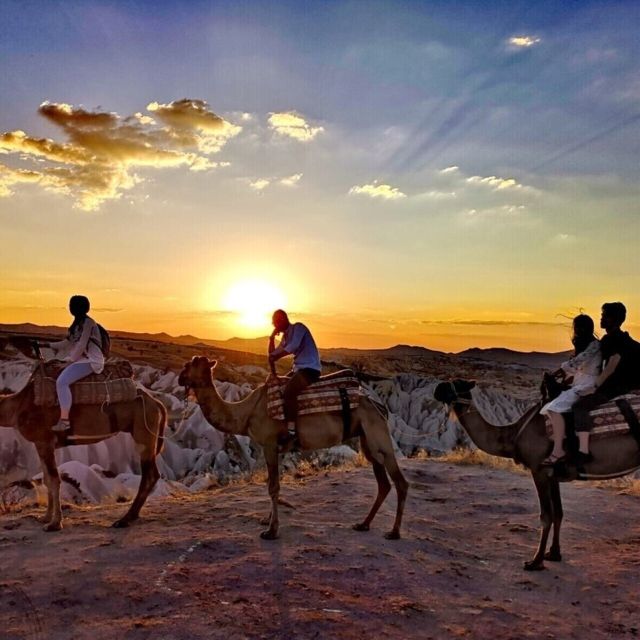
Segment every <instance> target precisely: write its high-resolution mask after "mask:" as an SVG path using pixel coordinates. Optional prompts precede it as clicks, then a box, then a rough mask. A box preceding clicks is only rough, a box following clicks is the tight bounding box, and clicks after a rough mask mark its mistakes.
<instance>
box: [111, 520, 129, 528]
mask: <svg viewBox="0 0 640 640" xmlns="http://www.w3.org/2000/svg"><path fill="white" fill-rule="evenodd" d="M129 524H130V522H129V520H127V519H125V518H120V520H116V521H115V522H114V523H113V524H112V525H111V526H112V527H113V528H114V529H126V528H127V527H128V526H129Z"/></svg>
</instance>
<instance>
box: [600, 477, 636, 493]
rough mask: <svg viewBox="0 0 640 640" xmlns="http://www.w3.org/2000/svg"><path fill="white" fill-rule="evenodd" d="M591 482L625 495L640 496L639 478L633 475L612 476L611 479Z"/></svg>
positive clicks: (601, 487)
mask: <svg viewBox="0 0 640 640" xmlns="http://www.w3.org/2000/svg"><path fill="white" fill-rule="evenodd" d="M593 484H594V485H595V486H596V487H599V488H600V489H608V490H610V491H616V492H617V493H621V494H623V495H625V496H640V478H634V477H633V476H625V477H624V478H614V479H613V480H598V481H597V482H594V483H593Z"/></svg>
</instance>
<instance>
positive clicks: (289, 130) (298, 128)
mask: <svg viewBox="0 0 640 640" xmlns="http://www.w3.org/2000/svg"><path fill="white" fill-rule="evenodd" d="M268 122H269V127H271V129H273V130H274V131H275V132H276V133H278V134H280V135H282V136H288V137H289V138H293V139H294V140H298V141H299V142H309V141H310V140H313V139H314V138H315V137H316V136H317V135H318V134H320V133H322V132H323V131H324V127H321V126H313V125H311V124H309V123H308V122H307V120H306V119H305V118H304V116H302V115H300V114H299V113H296V112H295V111H283V112H280V113H270V114H269V119H268Z"/></svg>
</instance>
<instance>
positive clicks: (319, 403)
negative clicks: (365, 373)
mask: <svg viewBox="0 0 640 640" xmlns="http://www.w3.org/2000/svg"><path fill="white" fill-rule="evenodd" d="M286 383H287V379H286V378H278V379H277V380H276V379H270V380H269V381H267V414H268V415H269V417H270V418H273V419H274V420H284V402H283V399H282V392H283V390H284V386H285V384H286ZM340 389H344V390H345V391H343V392H342V393H345V392H346V394H347V398H348V401H349V408H350V409H355V408H357V407H358V405H359V404H360V382H359V381H358V379H357V378H356V377H355V376H354V375H353V374H352V373H351V371H349V372H348V373H345V375H344V376H340V377H335V376H331V377H330V378H329V379H328V380H324V379H323V378H320V379H319V380H318V382H314V383H313V384H312V385H310V386H309V387H307V388H306V389H305V390H304V391H302V393H300V395H299V396H298V415H302V416H303V415H309V414H311V413H326V412H328V411H341V410H342V398H341V394H340Z"/></svg>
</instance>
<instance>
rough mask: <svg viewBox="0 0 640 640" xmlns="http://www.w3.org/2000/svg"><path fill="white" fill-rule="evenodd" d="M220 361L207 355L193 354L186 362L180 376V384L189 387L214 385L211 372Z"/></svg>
mask: <svg viewBox="0 0 640 640" xmlns="http://www.w3.org/2000/svg"><path fill="white" fill-rule="evenodd" d="M217 364H218V363H217V362H216V361H215V360H209V358H207V357H206V356H193V358H191V360H190V361H189V362H185V365H184V367H182V371H181V372H180V375H179V376H178V384H179V385H181V386H183V387H187V388H194V389H195V388H202V387H212V386H213V380H212V378H211V374H212V372H213V370H214V369H215V367H216V365H217Z"/></svg>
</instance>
